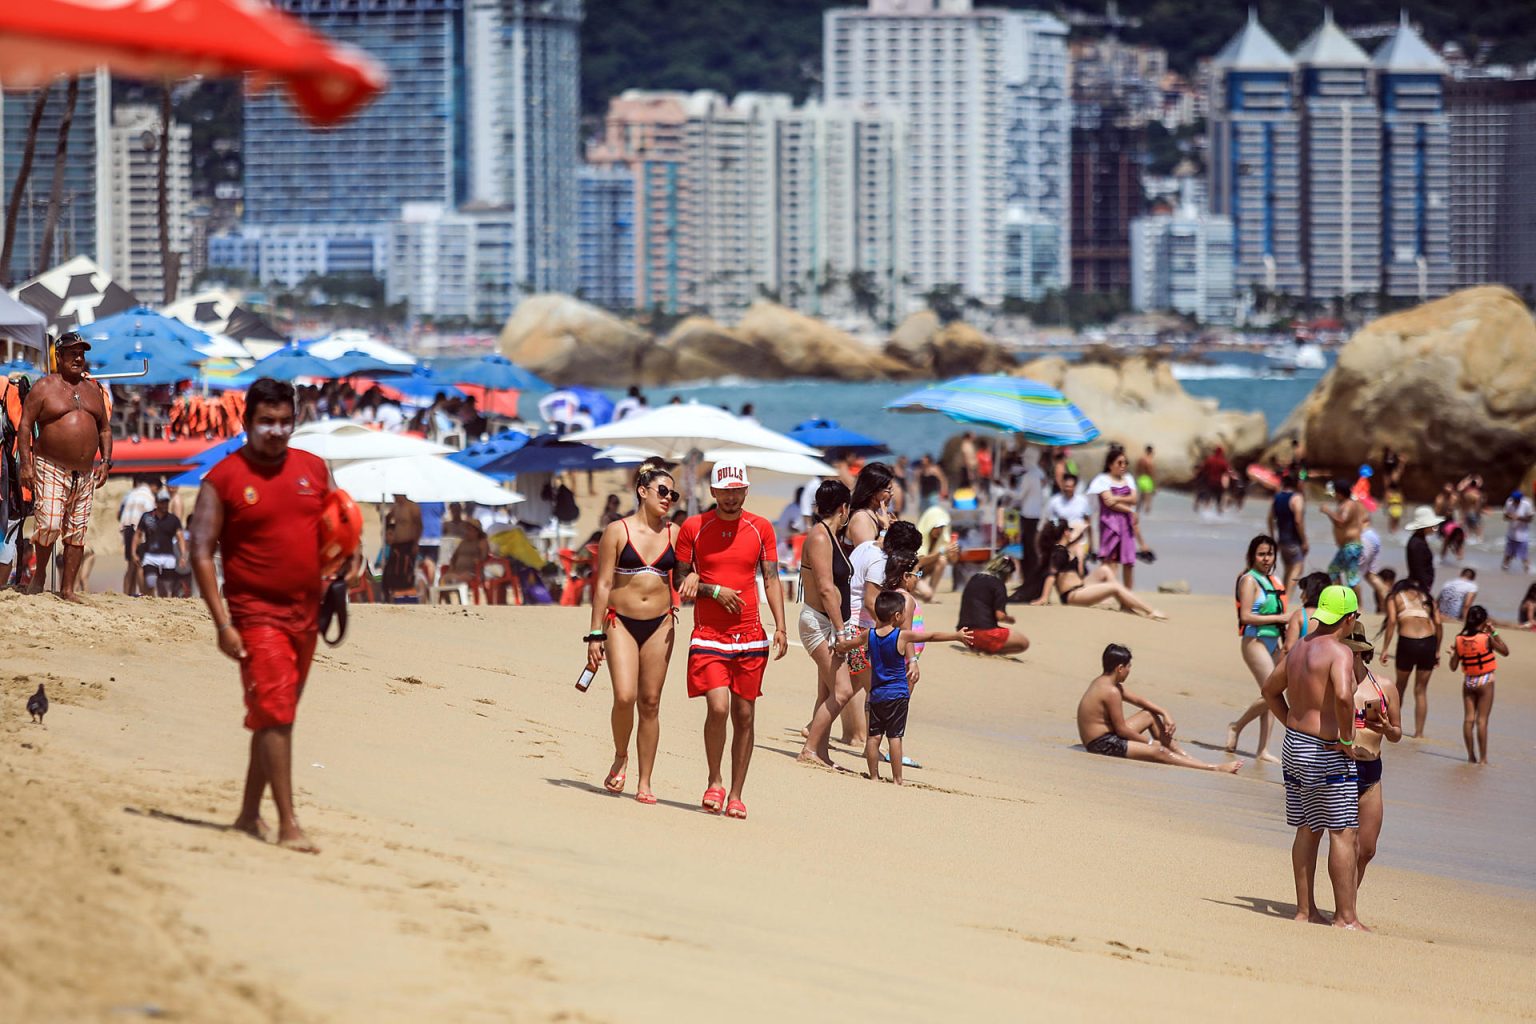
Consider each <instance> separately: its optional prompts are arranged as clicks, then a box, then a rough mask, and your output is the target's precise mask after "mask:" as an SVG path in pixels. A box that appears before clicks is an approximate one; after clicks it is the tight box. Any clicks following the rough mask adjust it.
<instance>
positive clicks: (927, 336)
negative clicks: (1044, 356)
mask: <svg viewBox="0 0 1536 1024" xmlns="http://www.w3.org/2000/svg"><path fill="white" fill-rule="evenodd" d="M885 354H886V355H887V356H888V357H889V358H890V359H892V360H893V361H896V362H899V363H901V364H902V365H903V366H905V367H906V368H907V370H908V372H909V374H910V375H911V376H915V377H939V378H945V377H961V376H965V375H967V374H973V373H1005V372H1007V371H1008V370H1010V369H1012V368H1013V367H1014V365H1015V362H1014V360H1013V358H1012V357H1011V356H1010V355H1009V353H1008V351H1007V350H1006V349H1004V348H1003V347H1002V346H1001V345H1000V344H998V343H997V341H996V340H995V339H993V338H990V337H988V336H987V335H985V334H983V333H982V332H981V331H979V330H977V329H976V328H975V327H972V326H971V325H970V324H968V323H966V322H965V321H964V320H956V321H954V322H953V323H949V324H943V325H941V324H940V323H939V318H938V317H937V316H936V315H935V314H934V313H933V311H932V310H927V309H924V310H919V311H918V312H916V313H913V314H912V315H911V316H909V317H907V318H906V319H905V320H903V321H902V322H901V324H900V326H898V327H897V328H896V330H895V331H893V332H892V333H891V337H890V340H889V341H887V342H886V343H885Z"/></svg>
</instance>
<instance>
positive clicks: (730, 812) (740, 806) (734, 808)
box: [725, 800, 747, 820]
mask: <svg viewBox="0 0 1536 1024" xmlns="http://www.w3.org/2000/svg"><path fill="white" fill-rule="evenodd" d="M725 816H726V817H727V818H741V819H743V820H745V819H746V817H747V805H746V804H744V803H742V802H741V801H740V800H732V801H731V802H730V803H728V804H726V805H725Z"/></svg>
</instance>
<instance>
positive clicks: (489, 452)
mask: <svg viewBox="0 0 1536 1024" xmlns="http://www.w3.org/2000/svg"><path fill="white" fill-rule="evenodd" d="M528 441H529V438H528V435H527V434H524V433H522V432H521V431H517V430H503V431H502V432H501V433H499V434H494V435H492V436H491V437H488V438H486V439H485V440H484V441H476V442H475V443H474V444H472V445H469V446H468V447H466V448H463V449H461V450H460V451H456V452H452V453H450V454H449V455H448V458H450V459H452V460H453V461H454V462H457V463H459V464H460V465H463V466H468V467H469V468H470V469H473V470H476V471H478V472H482V473H484V472H485V467H486V466H488V465H490V464H491V463H493V462H495V461H496V460H497V459H499V458H502V457H503V456H506V455H511V454H512V453H513V452H515V451H517V450H518V449H519V448H521V447H523V446H524V445H526V444H527V443H528ZM487 475H490V474H487Z"/></svg>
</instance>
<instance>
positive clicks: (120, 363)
mask: <svg viewBox="0 0 1536 1024" xmlns="http://www.w3.org/2000/svg"><path fill="white" fill-rule="evenodd" d="M86 340H87V341H89V342H90V343H91V350H90V351H89V352H87V353H86V354H85V358H86V361H87V362H88V363H90V365H91V370H92V372H98V371H99V372H102V373H108V372H111V373H121V372H123V371H125V370H129V369H131V368H132V367H130V364H131V363H134V362H136V361H138V360H141V359H148V360H149V361H150V364H151V366H153V365H154V364H155V363H172V364H178V365H180V364H189V363H202V362H206V361H207V356H205V355H203V354H202V353H201V352H199V351H198V350H197V349H195V348H193V347H192V346H191V345H186V344H183V343H182V342H180V341H178V340H177V339H176V338H174V337H172V336H171V335H170V334H168V333H166V332H164V331H153V330H146V329H142V328H135V327H129V328H126V329H124V330H122V331H118V332H116V333H114V334H113V335H111V336H110V337H104V338H97V337H87V339H86ZM108 364H110V365H111V367H112V368H111V370H110V371H109V370H107V369H105V367H106V366H107V365H108ZM189 376H193V377H195V376H197V373H196V371H194V372H193V373H191V374H190V375H189Z"/></svg>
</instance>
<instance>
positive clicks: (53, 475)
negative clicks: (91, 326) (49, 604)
mask: <svg viewBox="0 0 1536 1024" xmlns="http://www.w3.org/2000/svg"><path fill="white" fill-rule="evenodd" d="M55 347H56V350H57V352H58V364H59V369H58V372H57V373H50V374H49V375H48V376H46V377H44V378H42V379H41V380H39V381H38V382H37V383H36V384H34V385H33V386H32V390H31V391H30V392H29V393H28V394H27V401H26V404H25V405H23V406H22V410H21V430H20V433H19V435H18V437H17V448H18V454H19V455H20V460H19V461H20V467H19V468H20V471H21V485H22V486H23V487H30V488H32V489H33V491H34V492H35V493H36V507H35V510H34V512H33V515H34V516H36V518H37V525H36V527H35V528H34V529H33V531H32V543H33V544H34V545H36V547H37V571H36V572H35V573H34V574H33V576H32V583H31V585H30V586H28V587H27V593H29V594H40V593H42V592H43V585H44V583H45V582H46V580H47V577H48V564H49V559H50V558H51V557H52V555H53V546H54V544H56V543H58V542H59V541H60V540H62V541H63V542H64V567H63V570H62V572H61V573H60V576H61V577H62V578H61V579H60V580H59V596H60V597H62V598H63V599H64V600H66V601H75V602H80V601H81V599H80V597H79V596H78V595H77V594H76V593H75V586H76V583H77V582H78V580H79V577H80V561H81V559H82V558H83V557H84V555H85V534H86V530H87V528H89V526H90V523H91V497H92V494H93V493H94V492H95V490H96V488H98V487H100V486H101V485H102V484H104V483H106V480H107V470H109V469H111V468H112V416H111V412H110V411H109V409H108V406H107V398H106V392H105V391H104V390H103V388H102V386H101V385H100V384H98V383H96V382H95V381H91V380H86V379H85V353H86V352H87V351H89V350H90V347H91V346H90V345H89V344H87V343H86V340H85V339H84V338H82V337H81V336H80V335H78V334H76V333H75V332H74V331H70V332H69V333H67V334H63V335H60V337H59V340H58V341H57V342H56V343H55ZM34 428H35V429H36V431H37V439H36V441H34V440H33V438H32V432H33V430H34ZM98 452H99V453H100V455H101V461H100V462H97V461H96V455H97V453H98Z"/></svg>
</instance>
